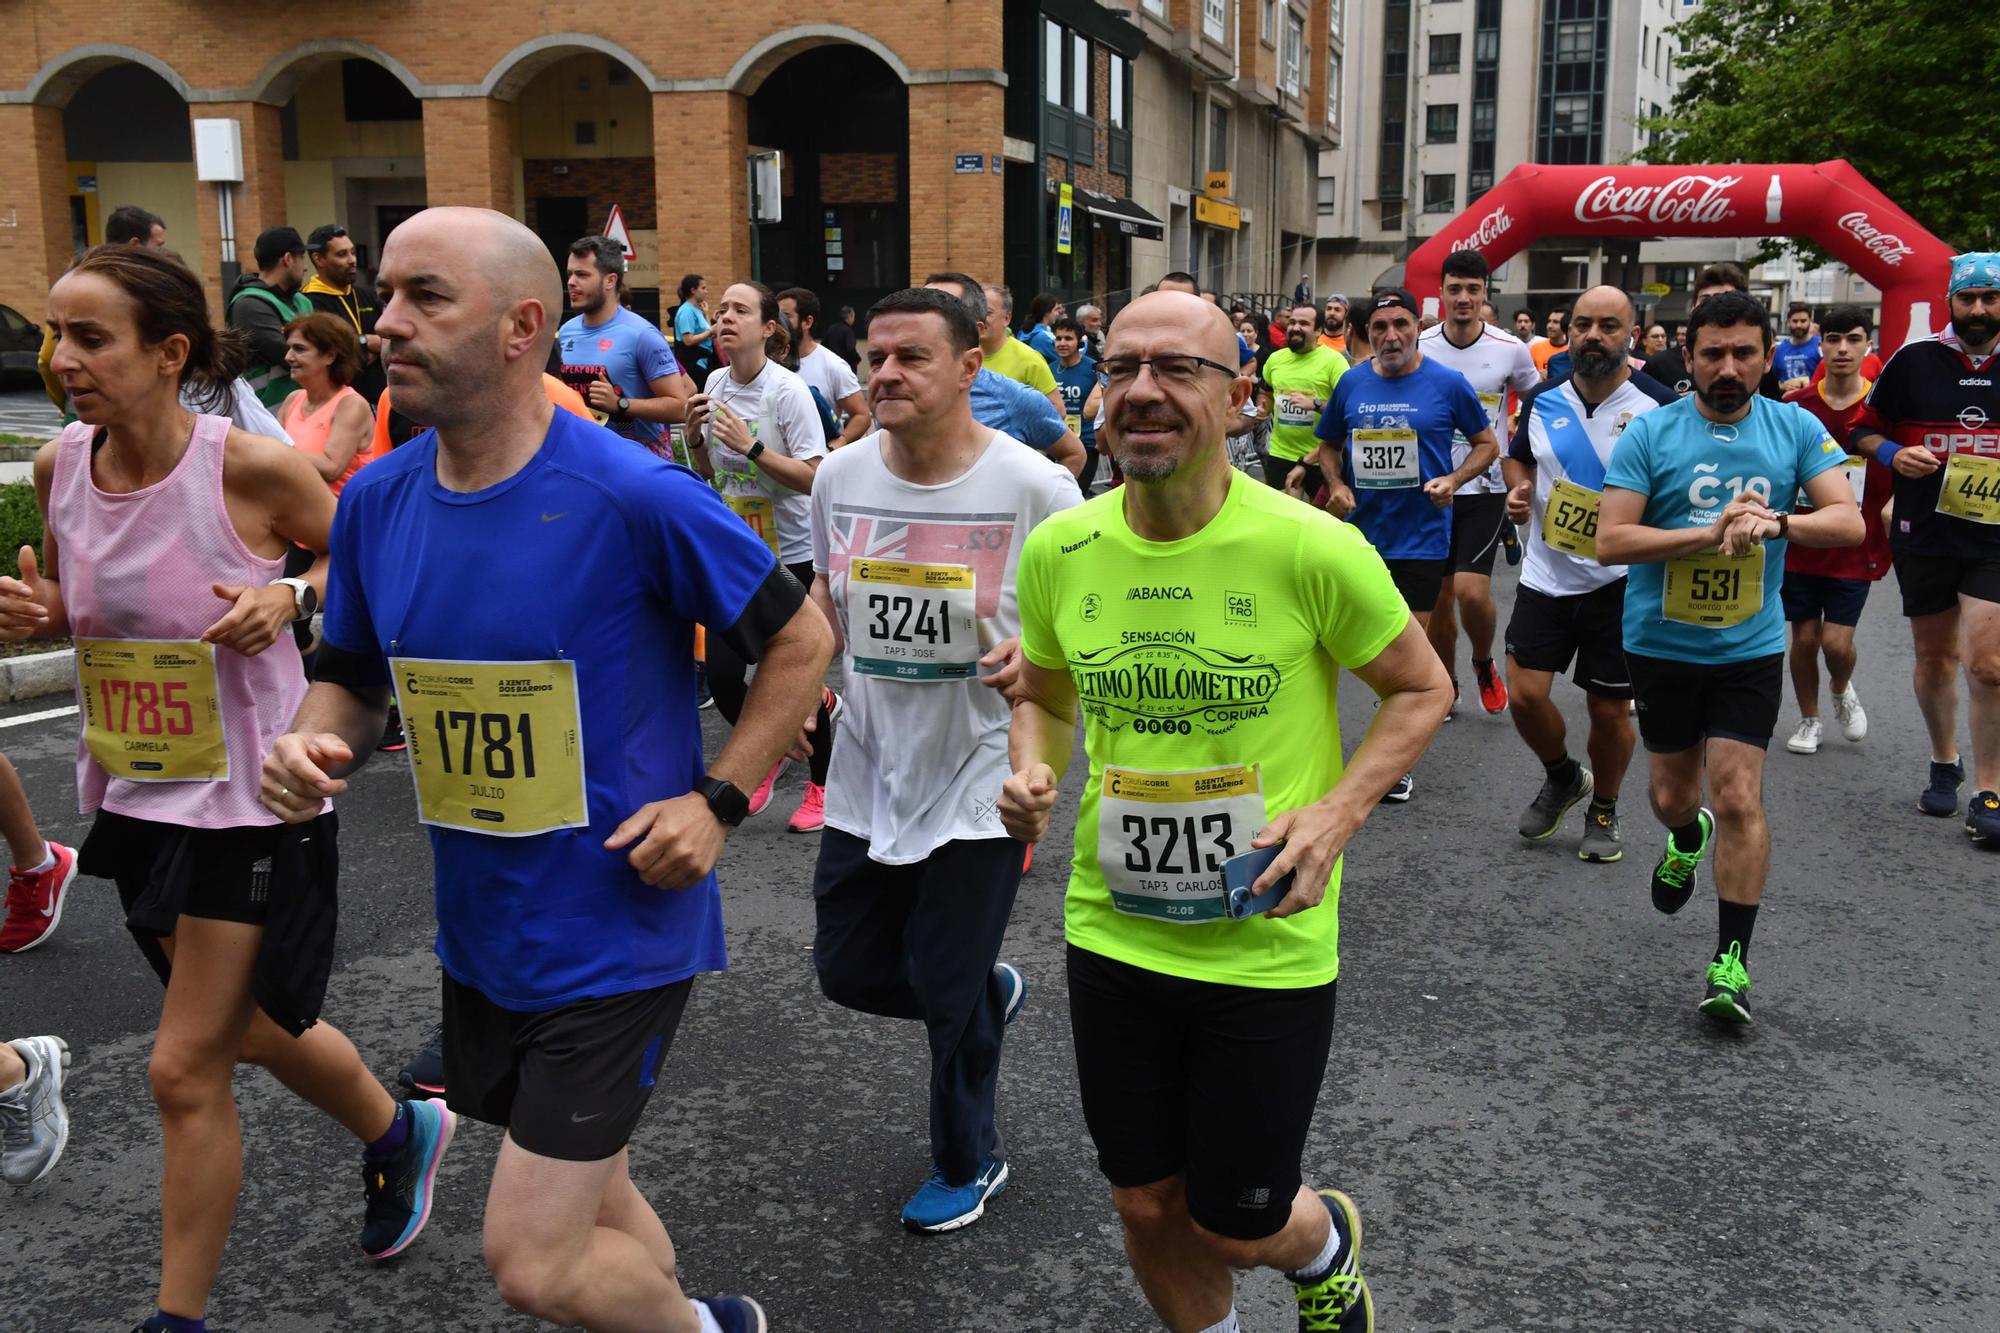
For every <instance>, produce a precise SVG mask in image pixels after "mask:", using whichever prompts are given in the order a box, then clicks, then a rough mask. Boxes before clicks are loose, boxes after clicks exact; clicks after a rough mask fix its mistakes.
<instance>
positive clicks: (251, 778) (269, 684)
mask: <svg viewBox="0 0 2000 1333" xmlns="http://www.w3.org/2000/svg"><path fill="white" fill-rule="evenodd" d="M92 433H93V429H92V427H90V426H89V425H87V424H85V423H83V422H77V423H76V424H74V425H72V426H70V427H68V428H67V429H66V430H64V431H63V433H62V438H61V439H60V440H59V441H58V442H57V444H56V468H55V477H54V479H53V481H52V483H51V485H50V488H49V530H50V531H51V532H52V533H54V534H55V538H56V541H57V543H58V546H59V548H60V555H61V561H62V565H61V568H60V569H59V570H58V571H57V573H58V576H59V577H60V579H61V581H62V592H63V605H64V607H65V609H66V610H67V611H68V612H69V623H70V632H71V633H72V634H75V635H77V636H78V637H81V638H101V639H199V638H200V637H201V635H202V631H203V630H206V629H207V628H208V627H209V626H210V625H213V624H214V623H215V622H216V621H217V620H219V619H221V618H222V615H223V613H224V612H226V611H227V610H228V609H229V604H228V603H227V602H225V601H223V600H222V599H221V598H219V597H217V596H216V595H215V593H214V592H213V591H212V590H211V589H210V586H209V585H210V584H214V583H223V584H230V585H237V586H245V587H261V586H262V585H264V584H266V583H269V582H270V581H271V580H272V579H275V578H277V577H279V576H280V575H281V574H282V573H283V572H284V560H283V559H282V558H281V557H273V558H271V559H268V560H267V559H265V558H264V557H262V556H259V555H254V554H252V553H251V551H250V549H249V548H248V547H246V546H245V545H244V544H243V538H242V537H241V536H240V535H239V534H238V533H237V531H236V526H235V525H234V524H233V523H231V522H230V521H229V511H228V509H227V508H226V507H225V506H224V504H223V499H222V458H223V443H224V441H225V440H226V439H227V438H228V435H229V418H228V417H211V416H203V417H198V418H196V421H195V427H194V437H193V438H192V439H191V440H190V441H189V442H188V447H187V452H186V453H185V454H184V455H182V457H181V461H180V462H179V463H178V464H176V465H175V467H174V470H173V471H172V472H170V473H168V474H167V476H166V477H165V478H164V479H163V480H161V481H158V482H155V483H154V484H153V485H151V486H148V487H146V488H145V489H144V490H138V491H133V492H132V493H130V494H129V495H114V494H110V493H108V492H105V491H101V490H99V489H98V488H97V485H96V483H95V482H94V481H92V480H91V475H90V471H91V468H90V464H91V448H90V444H91V435H92ZM215 671H216V678H217V686H218V697H219V700H220V703H221V718H222V726H223V735H224V739H225V742H226V744H227V747H228V752H229V776H228V778H227V779H226V780H222V781H215V782H134V781H130V780H128V779H125V778H118V777H113V776H111V775H110V774H109V773H107V772H105V770H104V769H103V768H102V767H101V766H99V764H98V763H97V761H96V760H95V759H93V758H92V757H91V755H90V752H89V751H88V750H87V749H86V748H85V747H84V745H83V742H82V740H81V738H79V740H78V743H77V760H76V794H77V804H78V807H79V808H80V809H81V810H82V811H83V813H85V814H94V813H95V812H96V811H98V810H100V809H104V810H110V811H112V812H113V813H116V814H121V815H129V816H131V817H132V818H134V819H147V820H152V821H154V822H157V823H164V824H182V825H186V826H189V827H193V828H207V829H213V828H237V827H242V826H244V825H268V824H275V823H277V822H278V817H277V816H276V815H274V814H272V813H271V812H270V811H268V810H266V809H265V808H264V807H263V806H262V805H260V804H259V803H258V801H257V785H258V773H259V770H260V769H261V768H262V766H263V763H264V756H265V754H267V753H268V752H269V751H270V749H271V746H272V744H273V742H275V741H276V740H277V738H278V737H279V736H281V735H283V734H284V733H285V732H286V731H287V730H289V729H290V727H291V722H292V716H293V714H295V713H296V712H297V711H298V707H299V703H300V701H301V700H302V699H304V698H305V693H306V681H305V676H304V674H303V672H302V670H301V668H300V665H299V650H298V645H297V643H296V642H295V641H294V640H293V638H292V636H291V634H290V633H289V632H281V633H280V634H279V635H278V639H277V642H276V643H273V644H272V645H271V646H270V647H269V648H266V649H265V650H264V651H263V652H261V653H259V654H257V656H255V657H245V656H243V655H242V654H240V653H238V652H237V651H235V650H234V649H232V648H217V649H216V650H215Z"/></svg>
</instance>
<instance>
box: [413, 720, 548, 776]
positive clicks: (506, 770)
mask: <svg viewBox="0 0 2000 1333" xmlns="http://www.w3.org/2000/svg"><path fill="white" fill-rule="evenodd" d="M432 725H433V726H434V727H436V728H437V738H438V757H439V759H440V761H441V762H442V763H443V766H444V771H445V772H447V773H457V774H461V775H463V776H466V777H473V776H478V775H480V774H481V773H482V772H483V774H484V776H486V777H489V778H492V779H494V780H495V781H505V780H507V779H509V778H511V777H513V776H514V775H515V774H516V773H517V772H518V773H519V774H520V776H522V777H524V778H532V777H534V776H535V721H534V718H532V717H530V716H529V715H528V714H526V713H475V712H472V711H470V710H467V709H451V710H449V711H447V710H445V709H442V708H439V709H436V710H434V712H433V715H432ZM454 747H456V749H457V755H456V758H457V761H458V762H457V765H456V767H454V766H453V763H452V760H453V758H454V755H453V750H454ZM475 749H477V751H478V754H479V768H478V769H474V768H473V751H474V750H475Z"/></svg>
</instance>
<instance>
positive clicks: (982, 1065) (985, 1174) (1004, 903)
mask: <svg viewBox="0 0 2000 1333" xmlns="http://www.w3.org/2000/svg"><path fill="white" fill-rule="evenodd" d="M868 364H869V367H870V369H869V378H868V395H869V399H870V402H871V404H872V405H873V407H874V409H875V420H876V422H877V424H878V427H879V428H878V429H877V430H876V431H875V432H874V433H873V434H871V435H868V436H866V437H864V438H863V439H861V440H859V441H857V442H856V443H855V444H853V445H852V446H850V447H848V448H846V449H842V450H840V451H839V452H838V453H835V454H834V455H832V456H831V457H829V458H828V459H827V460H826V462H825V463H824V464H823V465H822V466H821V468H820V471H819V475H818V477H817V478H816V479H815V482H814V485H813V493H812V548H813V551H812V555H813V584H812V595H813V600H814V601H815V602H817V603H818V604H819V608H820V610H822V611H824V612H825V613H826V616H827V619H828V621H829V622H830V623H832V625H833V626H834V631H835V636H836V638H837V639H838V641H839V643H840V652H841V665H842V668H843V670H844V671H845V673H846V678H847V683H846V688H845V691H844V702H845V711H844V712H843V713H842V716H841V723H840V735H839V738H838V741H837V743H836V744H835V745H834V748H833V770H832V773H831V775H830V776H829V778H828V780H827V802H826V829H825V832H824V834H823V835H822V841H821V843H820V853H819V865H818V868H817V870H816V871H815V873H814V876H813V904H814V909H815V912H816V915H817V918H818V931H817V934H816V936H815V938H814V942H813V962H814V966H815V967H816V968H817V970H818V973H819V983H820V989H821V990H822V991H824V992H825V993H826V996H827V998H828V999H830V1000H832V1001H833V1002H834V1003H836V1004H840V1005H844V1006H846V1007H847V1008H850V1009H858V1010H860V1011H861V1012H863V1013H869V1014H877V1015H881V1016H883V1017H888V1018H908V1019H919V1020H921V1021H922V1022H923V1024H924V1026H925V1028H926V1029H927V1031H928V1033H929V1038H930V1052H931V1077H930V1088H929V1102H930V1127H931V1161H932V1169H931V1172H930V1177H929V1179H928V1180H926V1181H925V1182H924V1184H923V1185H922V1186H921V1187H920V1188H919V1189H918V1190H917V1191H916V1193H915V1195H914V1196H912V1197H911V1199H910V1200H909V1202H908V1203H907V1204H905V1205H904V1207H903V1211H902V1220H903V1224H904V1225H905V1226H907V1227H909V1228H911V1229H912V1230H915V1231H922V1232H933V1233H935V1232H944V1231H954V1230H957V1229H958V1228H960V1227H964V1226H967V1225H970V1224H971V1223H973V1222H975V1221H977V1220H978V1219H979V1217H980V1216H981V1215H982V1214H983V1213H984V1211H985V1207H986V1202H987V1200H988V1199H990V1198H991V1197H992V1196H993V1195H995V1194H997V1193H998V1192H999V1191H1000V1190H1001V1189H1002V1188H1004V1187H1005V1185H1006V1183H1007V1161H1006V1155H1005V1151H1004V1149H1003V1147H1002V1143H1001V1138H1000V1132H999V1129H998V1127H997V1126H996V1124H995V1111H994V1107H995V1094H996V1091H997V1087H998V1082H999V1073H1000V1048H1001V1043H1002V1037H1003V1034H1004V1029H1005V1026H1006V1024H1007V1023H1009V1022H1011V1021H1012V1020H1013V1018H1014V1015H1015V1014H1016V1013H1018V1012H1019V1011H1020V1007H1021V1002H1022V1000H1023V999H1024V998H1025V996H1026V994H1027V982H1026V980H1025V979H1024V978H1023V977H1022V975H1021V972H1020V970H1019V969H1018V968H1016V967H1014V966H1013V964H1011V963H1002V962H1000V961H999V956H1000V943H1001V938H1002V936H1004V935H1005V933H1006V930H1007V919H1008V917H1009V916H1010V915H1011V913H1012V912H1013V908H1014V895H1015V893H1016V891H1017V890H1018V889H1019V887H1020V883H1021V872H1022V851H1023V849H1022V846H1021V844H1020V843H1018V842H1016V841H1014V840H1013V839H1012V838H1010V837H1008V836H1007V832H1006V830H1005V829H1004V828H1003V827H1002V826H1001V823H1000V816H999V796H1000V788H1001V785H1002V784H1003V783H1004V782H1005V781H1006V778H1007V775H1008V774H1009V772H1010V771H1011V766H1010V765H1009V763H1008V758H1007V728H1008V722H1009V717H1010V713H1011V709H1010V705H1009V702H1008V700H1007V698H1006V696H1005V694H1004V693H1003V691H1004V689H1005V688H1006V687H1007V686H1008V685H1010V684H1011V683H1012V680H1013V677H1014V675H1015V673H1016V672H1017V671H1018V670H1019V664H1018V656H1017V653H1018V640H1019V636H1020V632H1021V617H1020V610H1019V607H1018V604H1017V602H1016V600H1015V583H1014V580H1015V570H1016V567H1017V566H1018V564H1019V562H1020V556H1021V544H1022V542H1023V541H1024V540H1025V539H1026V537H1027V535H1028V533H1029V531H1030V530H1031V529H1032V528H1033V527H1034V526H1035V525H1036V524H1038V523H1040V522H1041V521H1042V520H1043V519H1045V518H1047V517H1048V516H1049V515H1050V514H1053V513H1055V512H1057V511H1059V510H1062V509H1066V508H1068V507H1069V506H1071V505H1074V504H1077V503H1078V502H1079V497H1078V495H1077V488H1076V482H1075V481H1074V480H1072V478H1071V476H1070V474H1069V472H1068V471H1067V470H1066V469H1064V468H1062V467H1060V466H1058V465H1057V464H1055V463H1051V462H1050V461H1049V460H1048V459H1046V458H1044V457H1042V456H1041V455H1040V454H1037V453H1036V452H1035V451H1034V450H1032V449H1024V448H1021V447H1020V445H1019V441H1017V440H1015V439H1013V438H1012V437H1010V436H1008V435H1005V434H1003V433H1001V432H1000V431H997V430H993V429H991V428H990V427H986V426H982V425H980V424H979V423H978V422H977V421H976V420H974V418H973V415H972V405H971V398H970V393H971V388H972V382H973V380H974V378H975V377H976V376H977V375H978V374H979V370H980V355H979V325H978V323H977V322H976V321H975V320H974V319H973V317H972V314H971V312H970V311H968V310H967V308H966V307H965V305H964V303H963V302H961V301H959V300H958V299H957V298H956V297H955V296H953V295H952V294H951V293H949V292H946V291H941V290H936V289H932V288H910V289H906V290H904V291H900V292H894V293H891V294H890V295H888V296H886V297H884V298H883V299H882V300H881V301H879V302H877V303H876V304H875V307H874V309H873V310H871V311H870V312H869V316H868ZM982 667H983V668H988V669H991V668H995V667H997V668H998V670H997V671H995V672H994V674H993V675H991V676H987V677H985V678H983V679H982V677H981V675H980V672H981V669H982Z"/></svg>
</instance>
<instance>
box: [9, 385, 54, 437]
mask: <svg viewBox="0 0 2000 1333" xmlns="http://www.w3.org/2000/svg"><path fill="white" fill-rule="evenodd" d="M39 383H40V382H39V381H36V385H37V387H34V388H29V387H27V386H28V380H27V379H26V378H15V379H10V380H7V381H6V382H5V383H4V384H0V390H4V392H0V434H9V435H26V436H28V437H30V438H32V439H47V438H48V437H49V436H51V435H54V434H55V433H56V431H57V430H58V429H60V428H61V426H62V415H61V413H59V412H57V411H56V410H55V408H54V407H53V406H52V405H51V404H50V403H49V396H48V395H47V394H46V393H43V392H42V390H41V388H40V387H39Z"/></svg>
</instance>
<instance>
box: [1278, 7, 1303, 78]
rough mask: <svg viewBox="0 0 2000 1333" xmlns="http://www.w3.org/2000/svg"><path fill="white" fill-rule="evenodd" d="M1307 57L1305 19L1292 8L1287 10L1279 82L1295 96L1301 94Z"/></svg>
mask: <svg viewBox="0 0 2000 1333" xmlns="http://www.w3.org/2000/svg"><path fill="white" fill-rule="evenodd" d="M1305 59H1306V24H1305V20H1304V19H1302V18H1300V17H1299V16H1298V15H1297V14H1294V13H1293V12H1292V11H1291V10H1290V9H1287V10H1286V11H1285V43H1284V47H1283V49H1282V50H1281V52H1280V57H1279V71H1280V73H1279V84H1280V86H1282V87H1283V88H1284V90H1285V91H1286V92H1287V93H1289V94H1290V95H1291V96H1293V97H1297V96H1298V95H1299V80H1300V79H1301V78H1302V77H1303V76H1304V70H1305Z"/></svg>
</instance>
